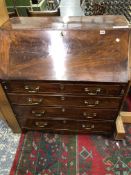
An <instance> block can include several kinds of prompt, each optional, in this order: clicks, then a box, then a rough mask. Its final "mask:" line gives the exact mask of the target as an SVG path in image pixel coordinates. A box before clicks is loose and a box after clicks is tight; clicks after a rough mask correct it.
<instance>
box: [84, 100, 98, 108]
mask: <svg viewBox="0 0 131 175" xmlns="http://www.w3.org/2000/svg"><path fill="white" fill-rule="evenodd" d="M84 103H85V104H86V105H87V106H88V107H95V106H96V105H99V103H100V102H99V100H96V101H95V103H94V104H91V103H89V102H88V101H87V100H85V101H84Z"/></svg>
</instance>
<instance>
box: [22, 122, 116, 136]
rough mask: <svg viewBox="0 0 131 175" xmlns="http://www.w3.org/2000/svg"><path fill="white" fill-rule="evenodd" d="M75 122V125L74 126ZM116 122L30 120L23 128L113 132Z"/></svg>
mask: <svg viewBox="0 0 131 175" xmlns="http://www.w3.org/2000/svg"><path fill="white" fill-rule="evenodd" d="M72 122H73V124H72ZM114 127H115V125H114V122H109V121H108V122H107V121H104V122H103V121H101V122H97V121H93V122H90V121H86V122H85V121H67V120H53V121H52V120H38V119H34V120H33V119H28V120H27V121H26V122H25V126H23V127H22V128H28V129H33V130H34V129H35V130H43V131H44V130H45V131H47V130H49V131H75V132H79V133H81V132H82V133H84V132H85V133H90V132H91V133H93V132H94V133H95V132H96V133H97V132H107V133H108V132H113V131H114Z"/></svg>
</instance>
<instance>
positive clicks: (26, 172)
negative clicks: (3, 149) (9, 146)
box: [10, 125, 131, 175]
mask: <svg viewBox="0 0 131 175" xmlns="http://www.w3.org/2000/svg"><path fill="white" fill-rule="evenodd" d="M126 131H127V134H126V138H125V139H124V140H123V141H115V140H114V138H106V137H104V136H95V135H75V136H74V135H57V134H43V133H41V132H28V133H27V134H25V135H24V134H23V135H22V136H21V139H20V143H19V147H18V150H17V153H16V157H15V160H14V163H13V166H12V169H11V172H10V175H131V125H127V126H126Z"/></svg>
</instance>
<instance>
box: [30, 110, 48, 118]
mask: <svg viewBox="0 0 131 175" xmlns="http://www.w3.org/2000/svg"><path fill="white" fill-rule="evenodd" d="M32 114H34V115H35V116H36V117H42V116H44V115H45V111H41V112H37V111H32Z"/></svg>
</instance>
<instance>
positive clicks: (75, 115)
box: [0, 16, 129, 135]
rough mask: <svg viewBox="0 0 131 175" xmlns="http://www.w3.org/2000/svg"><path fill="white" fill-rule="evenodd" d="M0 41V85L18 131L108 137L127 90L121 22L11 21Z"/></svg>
mask: <svg viewBox="0 0 131 175" xmlns="http://www.w3.org/2000/svg"><path fill="white" fill-rule="evenodd" d="M0 42H1V45H0V79H1V85H2V88H3V90H4V93H5V94H6V97H7V99H8V101H9V103H10V107H11V109H12V110H13V113H14V117H15V118H16V121H17V122H18V124H19V126H20V128H21V129H22V130H23V131H26V130H38V131H44V132H54V133H73V134H77V133H84V134H86V133H94V134H106V135H111V134H113V133H114V131H115V122H116V118H117V117H118V115H119V112H120V110H121V108H122V105H123V101H124V98H125V96H126V93H127V90H128V86H129V76H128V45H129V43H128V42H129V29H128V24H127V22H126V19H125V18H124V17H122V16H96V17H94V16H93V17H69V18H68V20H66V22H65V21H64V18H62V17H47V18H45V17H44V18H39V17H36V18H35V17H32V18H27V17H25V18H24V17H19V18H12V19H11V20H10V21H8V22H7V23H5V24H4V25H3V26H2V28H1V29H0Z"/></svg>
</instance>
